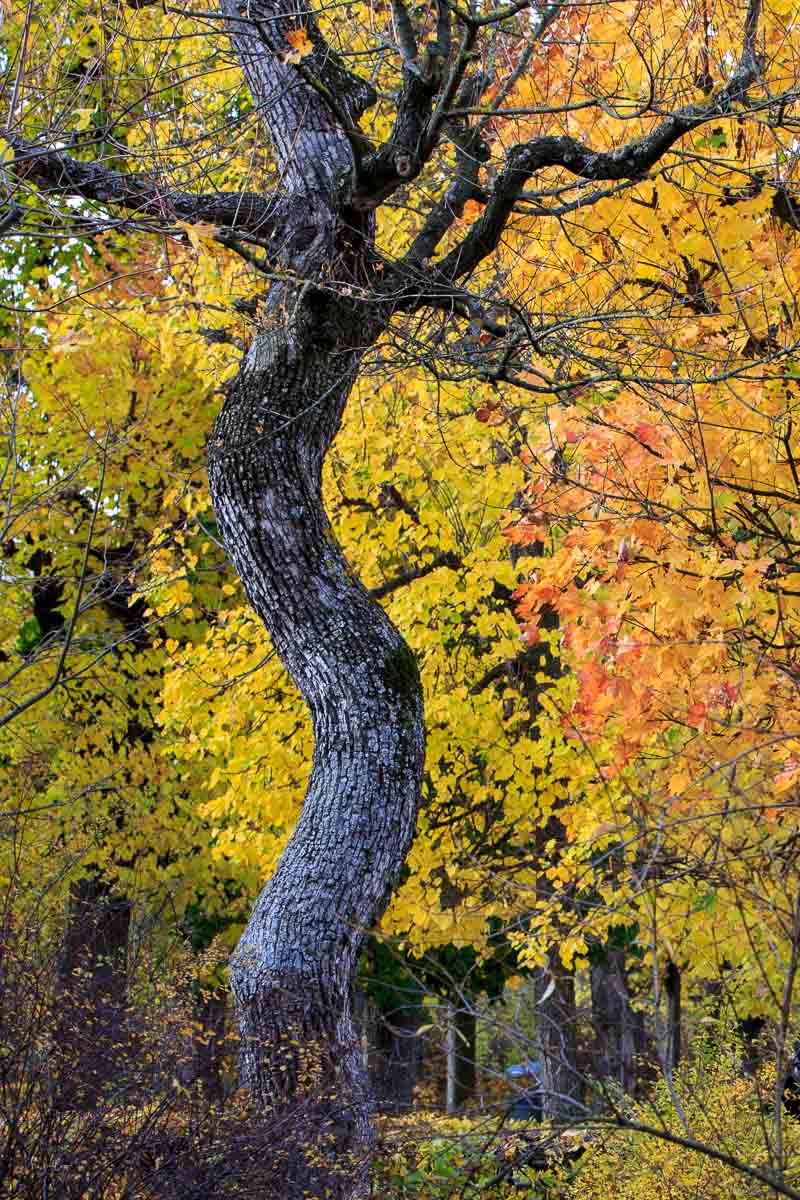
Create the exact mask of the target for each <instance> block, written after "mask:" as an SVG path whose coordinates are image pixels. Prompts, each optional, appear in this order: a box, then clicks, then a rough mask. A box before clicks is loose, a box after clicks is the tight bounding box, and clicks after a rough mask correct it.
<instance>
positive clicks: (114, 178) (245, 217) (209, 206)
mask: <svg viewBox="0 0 800 1200" xmlns="http://www.w3.org/2000/svg"><path fill="white" fill-rule="evenodd" d="M0 133H2V136H3V137H4V138H5V139H6V141H7V142H8V143H9V145H10V146H11V147H12V149H13V150H14V159H13V162H11V163H7V164H6V169H7V170H8V172H9V174H10V175H12V176H13V177H15V178H16V179H17V180H25V181H27V182H29V183H33V184H35V185H36V186H37V187H38V188H39V189H40V190H41V191H43V192H45V193H47V194H48V195H67V196H81V197H83V198H84V199H85V200H94V201H97V202H98V203H100V204H110V205H114V206H118V207H120V208H123V209H125V210H126V211H128V212H133V213H134V214H135V215H136V216H137V217H141V218H149V219H154V220H156V221H158V222H160V224H159V226H158V228H159V229H163V224H164V222H165V221H168V222H172V221H175V220H180V221H186V222H189V223H192V224H209V225H220V226H224V227H225V228H227V229H231V230H236V231H237V232H243V233H250V234H254V235H256V236H258V237H259V239H263V240H264V241H269V240H271V239H272V238H274V237H275V236H276V235H277V234H279V233H280V232H281V231H282V229H283V228H284V226H285V225H286V221H287V217H288V215H289V212H288V208H289V204H290V202H289V201H288V200H287V199H285V198H284V197H282V196H280V195H278V194H275V193H273V194H269V193H268V194H266V195H263V196H261V195H258V194H257V193H255V192H209V193H201V194H199V195H194V194H193V193H191V192H182V191H172V190H170V189H168V188H162V187H160V186H159V185H158V184H154V183H152V182H150V181H148V180H146V179H144V178H142V177H141V176H137V175H127V174H125V173H124V172H121V171H112V170H110V169H109V168H107V167H103V166H100V165H99V164H97V163H85V162H80V161H79V160H78V159H75V158H72V157H71V156H70V155H69V154H67V153H65V152H64V151H63V150H58V149H55V148H53V147H51V146H46V145H41V144H38V143H36V142H29V141H24V140H23V139H22V138H19V137H17V136H16V135H15V134H13V133H12V132H10V131H8V130H2V131H0Z"/></svg>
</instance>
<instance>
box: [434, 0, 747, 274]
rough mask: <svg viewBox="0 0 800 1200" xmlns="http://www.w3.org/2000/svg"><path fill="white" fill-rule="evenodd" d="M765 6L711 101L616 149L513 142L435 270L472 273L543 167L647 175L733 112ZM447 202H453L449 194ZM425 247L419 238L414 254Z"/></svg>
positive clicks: (587, 174)
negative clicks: (481, 204)
mask: <svg viewBox="0 0 800 1200" xmlns="http://www.w3.org/2000/svg"><path fill="white" fill-rule="evenodd" d="M760 11H761V0H750V5H749V7H748V11H747V17H746V19H745V25H744V35H743V46H742V53H741V56H740V59H739V62H738V64H737V66H736V69H735V70H734V72H733V74H732V75H731V77H730V79H729V80H728V83H727V84H726V85H725V87H724V88H722V90H721V91H720V92H719V93H718V94H717V96H716V97H715V98H714V99H713V100H712V101H711V103H709V104H703V105H699V104H687V105H685V106H683V107H682V108H679V109H678V110H677V111H676V112H674V113H670V115H669V116H667V117H665V118H664V119H663V120H662V121H661V122H659V124H658V125H656V127H655V128H654V129H653V130H652V131H651V132H650V133H648V134H646V135H645V136H644V137H641V138H636V139H635V140H634V141H632V142H628V144H627V145H625V146H621V147H619V148H618V149H616V150H609V151H598V150H593V149H592V148H591V147H588V146H584V145H583V144H582V143H581V142H579V141H577V140H576V139H575V138H573V137H569V136H566V135H565V136H562V137H540V138H535V139H534V140H533V141H531V142H527V143H526V144H524V145H519V146H514V147H513V148H512V149H511V150H510V151H509V154H508V156H507V158H506V165H505V168H504V169H503V171H502V172H501V174H500V176H499V178H498V180H497V182H496V183H495V186H494V188H493V189H492V192H491V195H490V198H489V202H488V204H487V205H486V209H485V210H484V212H483V214H482V216H481V217H480V218H479V219H478V220H477V221H476V222H475V224H474V225H473V226H472V228H471V229H470V231H469V233H468V234H467V236H466V237H465V238H464V240H463V241H462V242H461V243H460V245H458V246H456V247H455V249H453V250H452V251H451V252H450V253H449V254H448V255H447V256H446V258H445V259H444V260H443V261H442V263H441V264H439V268H438V272H437V274H438V275H439V276H440V277H442V278H444V279H447V280H455V279H459V278H462V277H463V276H465V275H469V274H470V273H471V272H472V271H473V270H474V269H475V267H477V265H478V264H479V263H480V262H482V261H483V259H484V258H486V256H487V255H488V254H491V253H492V252H493V251H494V250H495V249H496V247H497V245H498V242H499V240H500V236H501V234H502V232H503V229H504V228H505V226H506V224H507V222H508V219H509V217H510V215H511V213H512V211H513V209H514V206H515V204H516V203H517V201H518V200H519V199H520V196H521V194H522V191H523V189H524V187H525V185H526V183H527V182H528V180H529V179H530V178H531V176H533V175H535V174H536V173H537V172H538V171H541V170H543V169H544V168H545V167H562V168H564V169H565V170H567V171H570V172H571V173H572V174H573V175H577V176H579V177H580V178H583V179H591V180H596V181H598V182H601V181H618V180H623V179H639V178H643V177H644V176H645V175H646V174H647V172H648V171H649V170H650V168H651V167H652V166H654V165H655V164H656V163H657V162H658V161H659V159H661V158H662V157H663V156H664V155H665V154H666V153H667V151H668V150H670V148H671V147H672V146H673V145H675V143H676V142H677V141H679V140H680V139H681V138H682V137H684V136H685V135H686V134H687V133H690V132H691V131H692V130H694V129H698V128H700V126H702V125H705V124H706V123H707V122H709V121H715V120H719V119H720V118H721V117H725V116H729V115H730V113H731V112H732V111H733V106H734V104H735V103H736V102H737V101H740V100H744V99H745V98H746V92H747V88H748V87H749V86H750V85H751V84H752V83H753V82H754V81H755V80H756V79H757V78H758V75H759V71H760V68H759V63H758V59H757V56H756V53H755V36H756V31H757V26H758V19H759V15H760ZM444 203H445V206H447V207H450V205H449V204H448V201H447V198H445V202H444ZM446 216H447V213H444V214H440V217H439V220H438V221H437V220H436V217H437V213H436V210H435V211H434V213H433V214H432V215H431V218H430V219H429V222H428V229H427V230H424V231H423V235H424V242H425V245H424V249H425V250H427V251H428V253H429V254H430V253H432V249H433V246H432V242H433V240H434V238H435V237H436V235H437V234H439V230H440V229H442V233H441V234H439V236H440V237H441V236H443V233H444V232H446V229H447V228H449V224H450V222H448V221H447V220H446ZM421 248H422V245H421V241H420V238H418V239H417V241H416V243H415V245H414V246H413V247H412V251H411V252H410V254H411V255H414V254H416V255H418V254H419V252H420V249H421Z"/></svg>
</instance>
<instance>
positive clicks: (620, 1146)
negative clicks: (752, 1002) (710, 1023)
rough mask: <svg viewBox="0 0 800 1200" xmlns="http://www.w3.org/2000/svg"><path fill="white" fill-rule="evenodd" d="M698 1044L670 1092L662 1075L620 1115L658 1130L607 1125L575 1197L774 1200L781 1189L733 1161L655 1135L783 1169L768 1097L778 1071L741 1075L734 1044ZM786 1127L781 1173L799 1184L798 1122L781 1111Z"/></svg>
mask: <svg viewBox="0 0 800 1200" xmlns="http://www.w3.org/2000/svg"><path fill="white" fill-rule="evenodd" d="M696 1049H697V1052H696V1053H695V1055H694V1057H693V1058H692V1060H691V1061H690V1062H688V1063H685V1064H682V1065H681V1067H679V1068H678V1070H677V1071H676V1072H675V1076H674V1080H673V1089H672V1093H671V1092H670V1089H669V1088H668V1086H667V1084H666V1083H665V1082H664V1081H663V1080H662V1081H660V1082H659V1083H658V1084H657V1085H656V1087H655V1089H654V1093H653V1095H652V1097H651V1099H650V1100H649V1101H647V1102H640V1103H636V1104H634V1105H631V1106H630V1108H629V1110H628V1111H627V1112H626V1113H621V1114H620V1119H621V1121H623V1122H624V1121H625V1120H626V1119H627V1120H628V1121H629V1122H630V1123H631V1124H638V1125H642V1126H647V1127H649V1128H650V1129H652V1130H653V1132H637V1131H635V1130H633V1129H631V1128H627V1129H626V1128H615V1129H610V1128H608V1129H604V1130H603V1132H602V1133H601V1134H600V1135H599V1136H598V1137H597V1138H596V1139H595V1140H594V1141H593V1142H592V1143H591V1145H590V1147H589V1149H588V1151H587V1153H586V1155H585V1157H584V1159H583V1160H582V1162H581V1164H580V1168H579V1170H578V1171H577V1172H576V1178H575V1181H574V1183H573V1185H572V1186H571V1188H570V1193H569V1194H570V1198H571V1200H608V1197H609V1196H613V1197H614V1200H731V1197H736V1198H737V1200H762V1198H763V1200H767V1198H769V1200H772V1198H774V1197H775V1196H777V1195H778V1194H779V1193H778V1192H777V1191H776V1190H775V1189H774V1188H773V1187H771V1186H770V1184H769V1183H765V1182H761V1181H759V1180H758V1179H754V1178H753V1177H752V1176H749V1175H747V1174H746V1173H744V1172H743V1171H742V1170H740V1169H737V1167H736V1166H734V1165H731V1164H730V1163H726V1162H723V1161H720V1159H718V1158H714V1157H712V1156H710V1155H709V1154H707V1153H703V1152H701V1151H698V1150H696V1149H691V1148H689V1147H688V1146H686V1145H680V1144H676V1143H675V1142H671V1141H669V1140H666V1138H665V1137H663V1136H658V1134H662V1135H664V1134H666V1135H670V1136H673V1137H676V1138H679V1139H680V1138H686V1139H690V1140H692V1141H694V1142H696V1143H700V1144H702V1145H703V1146H705V1147H708V1148H710V1149H712V1150H714V1151H717V1152H719V1153H720V1154H723V1155H726V1156H728V1157H729V1158H731V1159H733V1160H735V1161H736V1162H737V1163H739V1164H745V1165H747V1166H749V1167H754V1168H756V1169H758V1170H760V1171H761V1172H763V1173H764V1174H765V1175H767V1176H769V1177H771V1178H779V1177H780V1175H781V1172H780V1170H779V1166H778V1163H777V1160H776V1152H775V1126H774V1110H773V1108H772V1106H771V1103H770V1100H771V1097H772V1096H773V1095H774V1071H773V1072H772V1074H770V1070H769V1069H768V1068H765V1069H763V1070H762V1071H761V1072H760V1073H759V1074H758V1075H756V1076H755V1077H748V1076H745V1075H743V1073H742V1070H741V1066H740V1062H739V1053H738V1050H737V1048H736V1047H735V1046H732V1045H723V1046H721V1047H714V1046H712V1045H711V1044H710V1043H708V1042H705V1043H703V1044H701V1045H700V1046H699V1047H697V1048H696ZM676 1099H677V1104H676ZM679 1108H680V1110H681V1111H682V1114H683V1119H682V1116H681V1111H679ZM684 1121H685V1123H684ZM687 1127H688V1128H687ZM782 1127H783V1154H784V1164H783V1178H784V1180H785V1181H786V1182H787V1183H788V1182H789V1181H790V1179H792V1178H793V1179H794V1183H795V1186H796V1185H797V1183H798V1182H799V1181H800V1178H799V1177H800V1122H797V1121H795V1120H794V1119H792V1118H787V1117H786V1116H784V1118H783V1122H782Z"/></svg>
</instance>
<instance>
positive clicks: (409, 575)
mask: <svg viewBox="0 0 800 1200" xmlns="http://www.w3.org/2000/svg"><path fill="white" fill-rule="evenodd" d="M460 566H462V562H461V559H460V558H459V557H458V555H457V554H453V553H452V552H451V551H449V550H444V551H442V552H441V553H440V554H437V555H435V557H434V558H432V559H431V561H430V562H428V563H424V564H423V565H422V566H420V567H411V568H410V569H409V570H408V571H401V572H400V574H399V575H395V577H394V579H388V580H387V581H386V583H382V584H380V586H379V587H375V588H371V589H370V593H369V594H370V596H371V597H372V599H373V600H383V598H384V596H390V595H391V594H392V592H396V591H398V590H399V589H400V588H402V587H405V586H406V585H407V584H409V583H413V582H414V580H415V579H424V578H425V576H426V575H430V574H432V573H433V572H434V571H438V569H439V567H450V568H451V569H452V570H454V571H455V570H458V568H459V567H460Z"/></svg>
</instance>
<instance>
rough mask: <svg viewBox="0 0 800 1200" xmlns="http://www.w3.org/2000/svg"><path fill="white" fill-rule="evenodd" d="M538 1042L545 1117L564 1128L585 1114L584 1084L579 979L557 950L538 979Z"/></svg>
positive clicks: (536, 977) (536, 975)
mask: <svg viewBox="0 0 800 1200" xmlns="http://www.w3.org/2000/svg"><path fill="white" fill-rule="evenodd" d="M534 984H535V993H536V997H537V1002H536V1030H537V1040H538V1043H539V1046H540V1050H541V1062H542V1093H543V1102H544V1116H545V1118H546V1119H548V1120H551V1121H556V1122H559V1123H562V1124H569V1123H570V1122H571V1121H575V1120H577V1119H578V1117H579V1116H580V1115H581V1114H582V1113H583V1112H584V1111H585V1110H584V1107H583V1103H582V1097H583V1080H582V1078H581V1076H580V1073H579V1072H578V1069H577V1066H576V1060H577V1013H576V1008H575V977H574V974H573V972H572V971H570V970H567V968H566V967H565V966H563V964H562V963H561V960H560V958H559V956H558V952H557V950H554V951H553V952H552V953H551V955H550V967H549V969H548V970H546V971H545V970H537V971H536V973H535V976H534Z"/></svg>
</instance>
